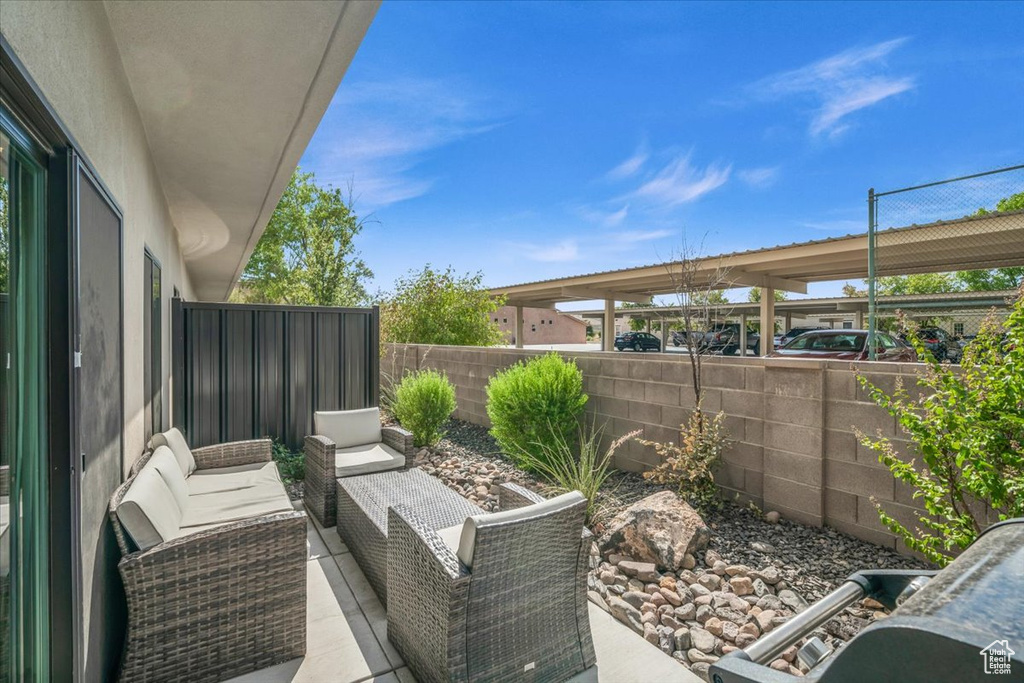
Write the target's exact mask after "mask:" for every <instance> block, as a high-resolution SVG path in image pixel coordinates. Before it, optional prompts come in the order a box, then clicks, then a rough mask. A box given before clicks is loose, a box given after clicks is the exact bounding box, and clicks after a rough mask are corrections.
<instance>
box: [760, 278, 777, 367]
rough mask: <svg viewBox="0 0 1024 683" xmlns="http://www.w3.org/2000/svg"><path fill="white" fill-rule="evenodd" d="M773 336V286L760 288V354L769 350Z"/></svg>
mask: <svg viewBox="0 0 1024 683" xmlns="http://www.w3.org/2000/svg"><path fill="white" fill-rule="evenodd" d="M774 337H775V288H774V287H762V288H761V343H760V345H759V347H758V352H759V354H760V355H762V356H766V355H768V353H770V352H771V350H773V349H771V347H770V345H771V344H772V339H773V338H774Z"/></svg>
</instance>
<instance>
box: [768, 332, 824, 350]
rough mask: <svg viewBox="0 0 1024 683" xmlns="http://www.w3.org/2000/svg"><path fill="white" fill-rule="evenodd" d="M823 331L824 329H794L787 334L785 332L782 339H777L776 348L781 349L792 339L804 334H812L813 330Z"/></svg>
mask: <svg viewBox="0 0 1024 683" xmlns="http://www.w3.org/2000/svg"><path fill="white" fill-rule="evenodd" d="M823 329H825V328H824V327H794V328H793V329H791V330H790V331H789V332H787V333H786V334H784V335H782V338H781V339H779V343H778V346H777V348H780V349H781V348H782V347H783V346H785V345H786V344H788V343H789V342H791V341H793V339H795V338H796V337H799V336H800V335H801V334H803V333H804V332H813V331H814V330H823Z"/></svg>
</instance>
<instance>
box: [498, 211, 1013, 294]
mask: <svg viewBox="0 0 1024 683" xmlns="http://www.w3.org/2000/svg"><path fill="white" fill-rule="evenodd" d="M954 226H955V228H956V231H957V232H956V234H957V237H956V238H955V239H951V238H950V237H949V234H950V229H951V227H954ZM875 239H876V248H877V249H878V250H879V253H881V254H884V257H883V258H879V259H877V261H876V272H877V274H878V275H907V274H912V273H931V272H947V271H953V270H977V269H988V268H999V267H1006V266H1019V265H1024V211H1012V212H1004V213H990V214H986V215H983V216H969V217H966V218H961V219H957V220H953V221H939V222H936V223H929V224H926V225H912V226H908V227H903V228H891V229H888V230H882V231H879V232H878V233H877V234H876V238H875ZM680 268H681V266H680V262H679V261H669V262H666V263H656V264H652V265H648V266H639V267H635V268H625V269H621V270H609V271H603V272H597V273H589V274H586V275H575V276H571V277H564V278H556V279H551V280H540V281H537V282H529V283H524V284H518V285H511V286H508V287H495V288H492V289H491V290H490V293H491V294H492V295H494V296H505V298H506V302H507V303H508V304H511V305H524V306H548V307H550V306H553V305H554V304H555V303H557V302H564V301H591V300H598V299H614V300H616V301H634V302H640V303H643V302H646V301H649V300H650V297H651V296H654V295H658V294H670V293H673V292H674V291H675V290H676V284H675V283H676V281H677V280H678V274H679V272H680ZM721 272H725V273H726V276H725V281H724V282H722V283H721V285H722V286H721V289H729V288H732V287H748V286H749V287H772V288H774V289H781V290H786V291H791V292H799V293H802V294H806V293H807V283H809V282H827V281H832V280H843V279H854V278H865V277H867V275H868V237H867V234H866V233H865V234H859V235H846V236H843V237H830V238H826V239H821V240H813V241H810V242H800V243H795V244H789V245H784V246H777V247H766V248H761V249H751V250H749V251H739V252H733V253H730V254H722V255H718V256H708V257H704V258H702V259H700V267H699V269H698V277H704V278H706V279H705V281H706V282H710V281H712V280H714V279H717V278H718V277H719V276H718V275H717V274H718V273H721Z"/></svg>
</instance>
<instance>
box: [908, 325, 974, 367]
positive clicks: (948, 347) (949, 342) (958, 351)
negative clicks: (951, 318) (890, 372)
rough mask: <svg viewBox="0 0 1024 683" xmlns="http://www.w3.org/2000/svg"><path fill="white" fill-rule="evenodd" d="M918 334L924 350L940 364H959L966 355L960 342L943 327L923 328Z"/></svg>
mask: <svg viewBox="0 0 1024 683" xmlns="http://www.w3.org/2000/svg"><path fill="white" fill-rule="evenodd" d="M916 334H917V338H918V339H920V340H921V343H922V344H924V348H925V349H926V350H927V351H928V352H929V353H931V354H932V355H933V356H935V359H936V360H938V361H940V362H941V361H944V360H948V361H949V362H950V363H959V362H960V358H961V357H962V356H963V355H964V349H963V347H962V346H960V344H959V342H957V341H956V339H954V338H953V335H951V334H950V333H949V332H946V331H945V330H944V329H942V328H941V327H922V328H920V329H919V330H917V332H916ZM904 338H906V337H905V335H904Z"/></svg>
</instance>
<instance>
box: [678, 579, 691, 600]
mask: <svg viewBox="0 0 1024 683" xmlns="http://www.w3.org/2000/svg"><path fill="white" fill-rule="evenodd" d="M676 595H678V596H679V601H680V602H692V601H693V591H691V590H690V587H689V586H687V585H686V584H685V583H677V584H676Z"/></svg>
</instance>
